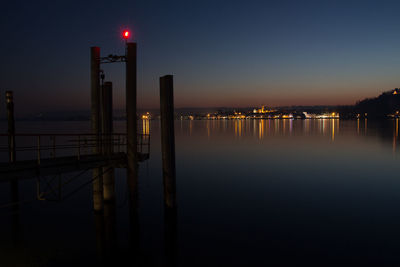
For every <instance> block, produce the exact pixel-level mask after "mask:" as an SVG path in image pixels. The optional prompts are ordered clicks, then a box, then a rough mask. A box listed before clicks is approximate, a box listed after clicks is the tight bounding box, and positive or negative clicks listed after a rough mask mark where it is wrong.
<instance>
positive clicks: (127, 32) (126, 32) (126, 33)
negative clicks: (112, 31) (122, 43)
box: [122, 31, 131, 40]
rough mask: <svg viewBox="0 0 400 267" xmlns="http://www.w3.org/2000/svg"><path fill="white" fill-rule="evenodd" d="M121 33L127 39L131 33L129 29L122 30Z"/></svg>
mask: <svg viewBox="0 0 400 267" xmlns="http://www.w3.org/2000/svg"><path fill="white" fill-rule="evenodd" d="M122 35H123V37H124V39H125V40H128V38H129V36H130V35H131V34H130V32H129V31H124V32H123V34H122Z"/></svg>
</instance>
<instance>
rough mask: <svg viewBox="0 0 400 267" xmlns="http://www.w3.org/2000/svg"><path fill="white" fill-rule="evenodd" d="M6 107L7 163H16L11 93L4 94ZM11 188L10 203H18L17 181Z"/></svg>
mask: <svg viewBox="0 0 400 267" xmlns="http://www.w3.org/2000/svg"><path fill="white" fill-rule="evenodd" d="M6 107H7V120H8V151H9V162H10V163H13V162H15V161H16V157H17V155H16V151H15V118H14V99H13V92H12V91H7V92H6ZM10 188H11V201H12V202H14V203H15V202H18V200H19V192H18V191H19V190H18V181H12V182H11V184H10Z"/></svg>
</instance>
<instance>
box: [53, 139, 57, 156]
mask: <svg viewBox="0 0 400 267" xmlns="http://www.w3.org/2000/svg"><path fill="white" fill-rule="evenodd" d="M53 158H56V136H55V135H54V136H53Z"/></svg>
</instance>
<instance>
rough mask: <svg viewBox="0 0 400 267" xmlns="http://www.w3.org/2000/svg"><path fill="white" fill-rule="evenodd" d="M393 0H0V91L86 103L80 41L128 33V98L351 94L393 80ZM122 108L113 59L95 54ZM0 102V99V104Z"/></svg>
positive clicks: (397, 33)
mask: <svg viewBox="0 0 400 267" xmlns="http://www.w3.org/2000/svg"><path fill="white" fill-rule="evenodd" d="M399 10H400V1H384V0H379V1H378V0H377V1H350V0H346V1H334V0H328V1H323V0H319V1H306V0H301V1H298V0H297V1H284V0H279V1H251V0H247V1H216V0H213V1H208V0H201V1H188V0H186V1H161V0H160V1H151V0H146V1H102V0H98V1H93V2H90V1H55V0H53V1H7V3H2V7H1V9H0V13H1V14H0V21H1V23H0V32H1V42H0V50H1V53H2V56H1V63H0V66H1V69H0V75H1V76H0V81H1V85H0V91H1V98H0V101H1V106H0V107H2V109H4V108H3V107H4V103H3V102H4V91H5V90H14V92H15V102H16V108H17V111H18V112H19V113H28V114H29V113H34V112H41V111H72V110H88V109H89V108H90V103H89V93H90V90H89V82H90V77H89V65H90V64H89V56H90V54H89V48H90V46H94V45H97V46H100V47H101V49H102V55H103V56H106V55H108V54H111V53H113V54H121V55H122V54H123V51H124V42H123V40H122V38H121V37H120V34H121V32H122V29H124V28H129V29H130V30H131V31H132V32H133V35H134V39H135V41H136V42H137V43H138V53H139V55H138V57H139V59H138V103H139V107H142V108H156V107H158V105H159V95H158V93H159V91H158V78H159V77H160V76H163V75H165V74H173V75H175V77H174V82H175V104H176V107H216V106H232V107H245V106H258V105H261V104H266V105H270V106H279V105H317V104H329V105H331V104H353V103H354V102H355V101H357V100H359V99H362V98H365V97H372V96H375V95H378V94H380V93H381V92H382V91H386V90H390V89H392V88H395V87H400V20H399ZM103 69H104V70H105V71H106V80H111V81H113V82H114V89H115V92H114V104H115V108H116V109H119V108H123V104H124V84H125V81H124V75H125V69H124V65H123V64H113V65H107V66H104V68H103ZM1 112H3V111H1Z"/></svg>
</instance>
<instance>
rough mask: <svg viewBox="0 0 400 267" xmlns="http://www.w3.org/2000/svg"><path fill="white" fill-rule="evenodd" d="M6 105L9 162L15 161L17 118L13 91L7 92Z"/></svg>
mask: <svg viewBox="0 0 400 267" xmlns="http://www.w3.org/2000/svg"><path fill="white" fill-rule="evenodd" d="M6 107H7V120H8V148H9V149H8V150H9V162H15V159H16V154H15V118H14V99H13V92H12V91H7V92H6Z"/></svg>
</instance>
